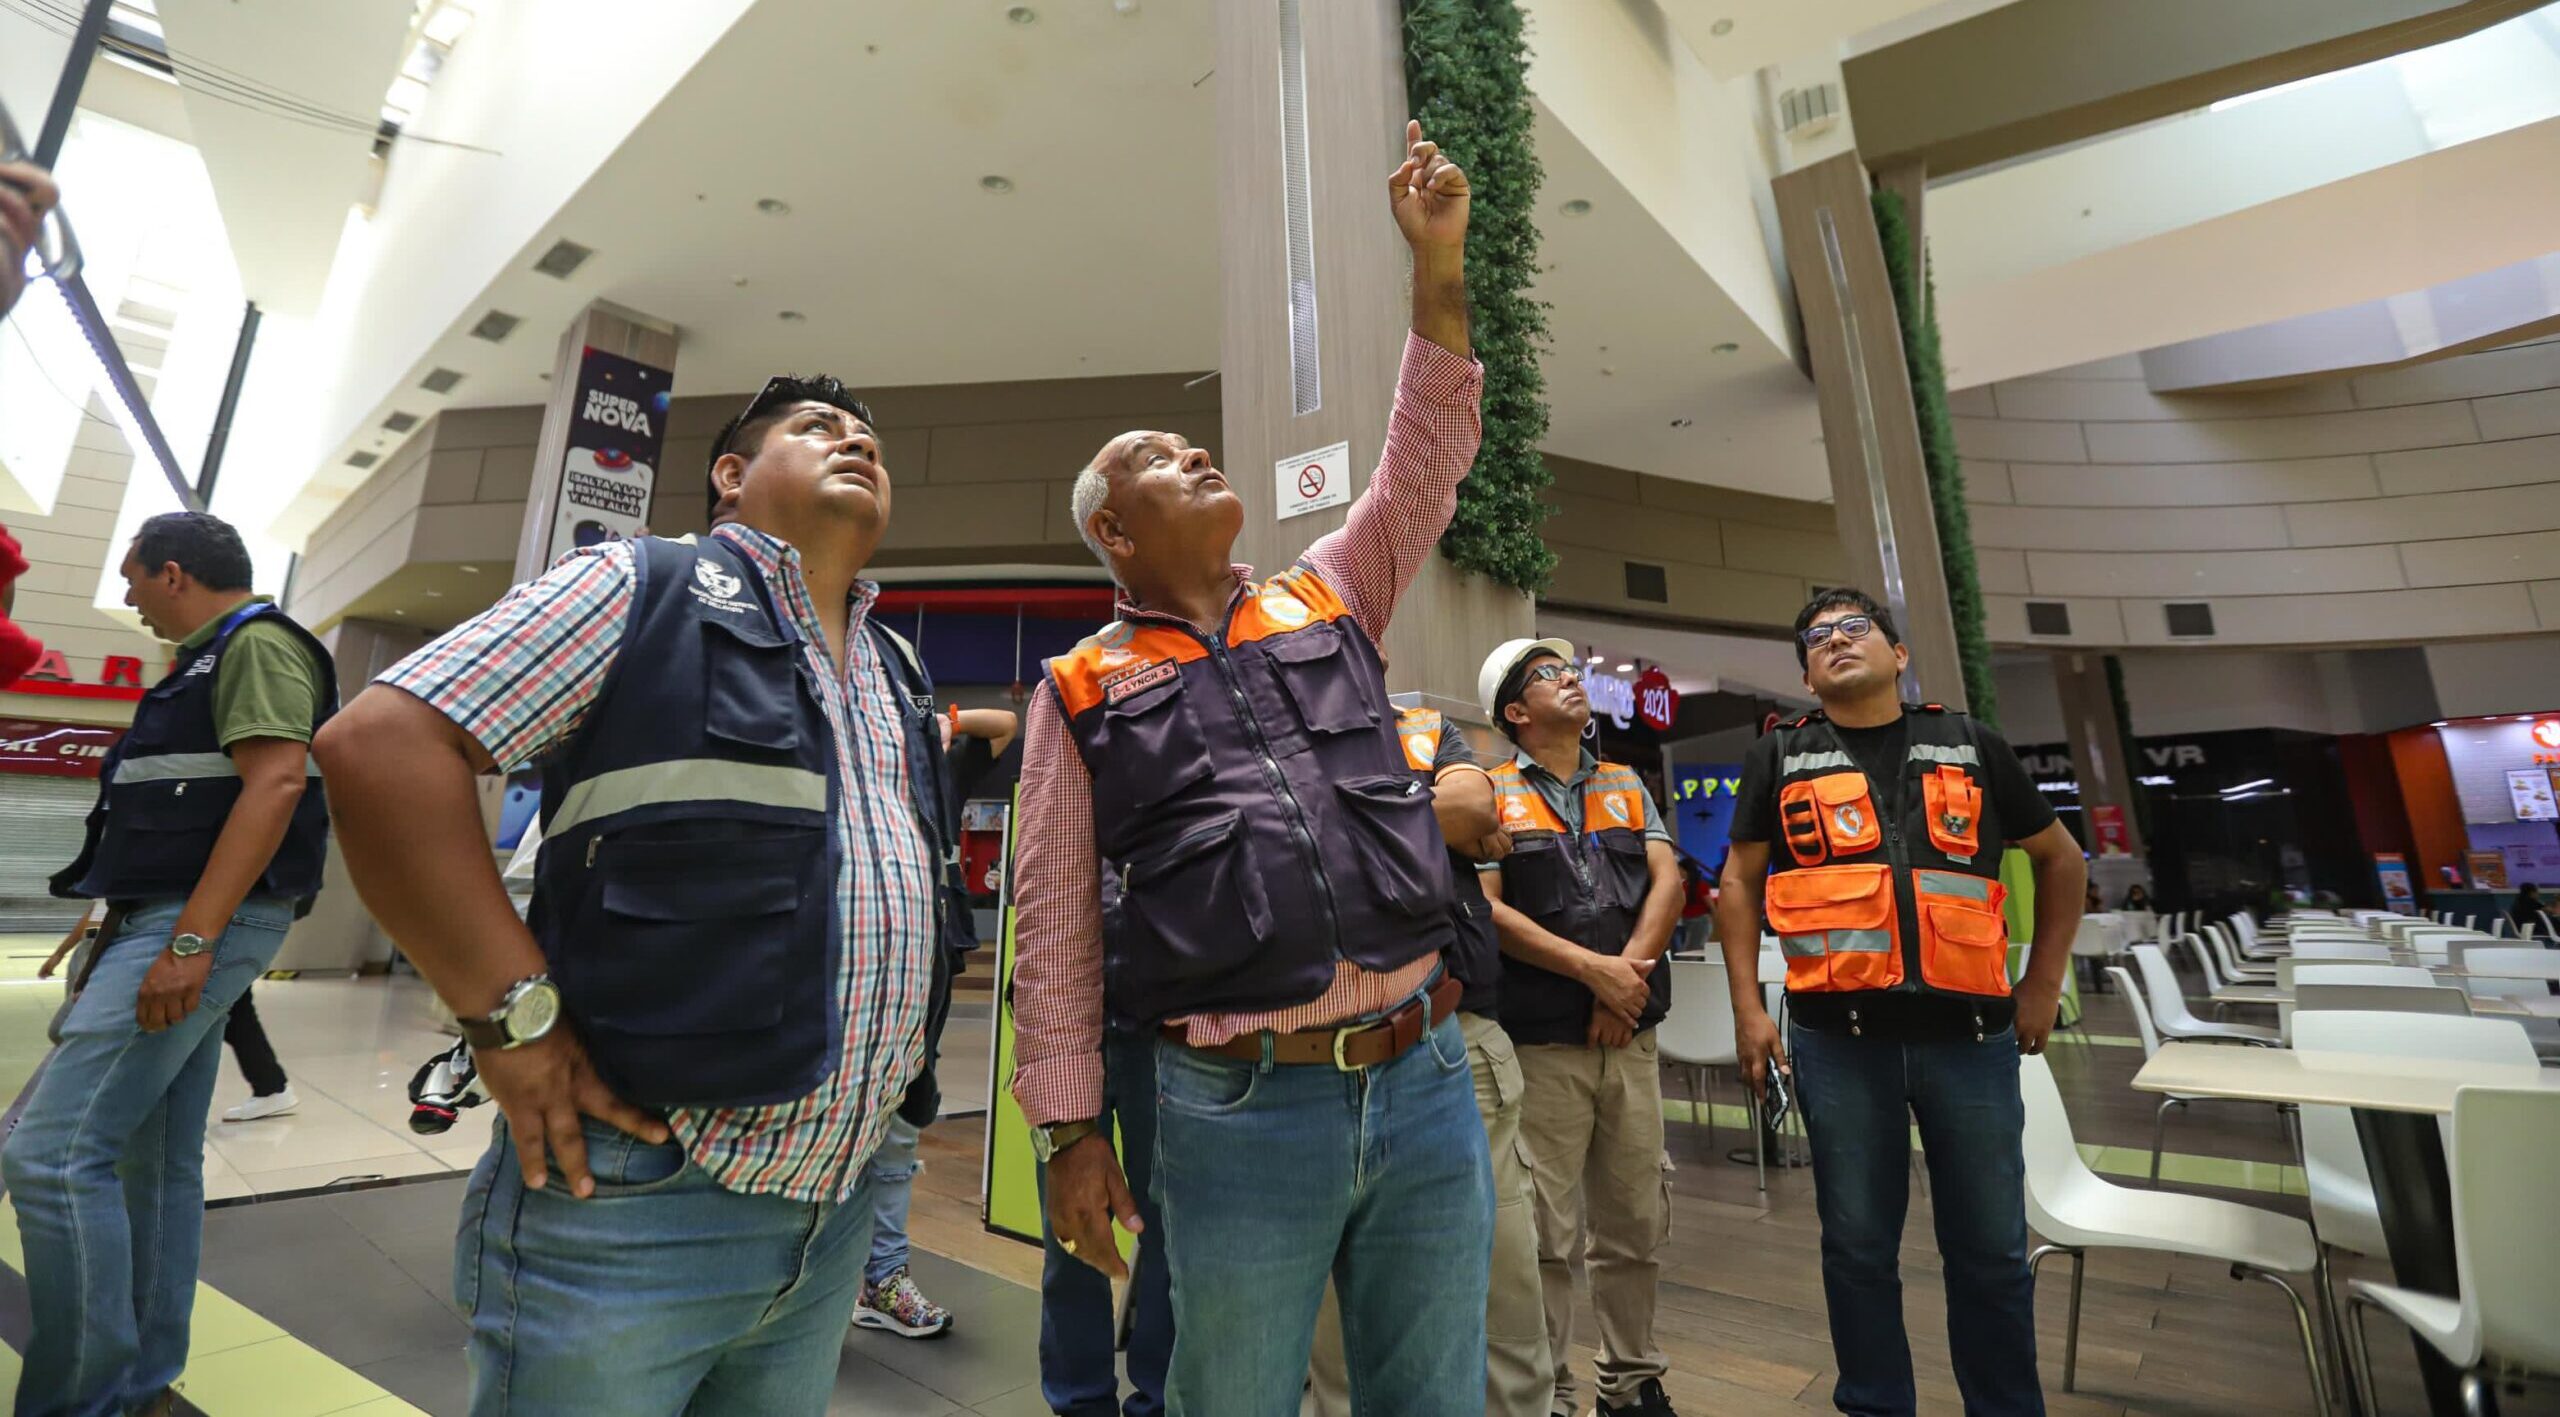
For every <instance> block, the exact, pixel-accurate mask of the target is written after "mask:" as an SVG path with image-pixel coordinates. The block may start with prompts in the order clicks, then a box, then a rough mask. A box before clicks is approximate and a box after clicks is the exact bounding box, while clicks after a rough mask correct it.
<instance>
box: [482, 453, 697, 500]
mask: <svg viewBox="0 0 2560 1417" xmlns="http://www.w3.org/2000/svg"><path fill="white" fill-rule="evenodd" d="M669 451H672V449H670V450H669ZM673 466H676V464H675V463H674V462H673V461H672V460H671V459H670V458H668V457H667V456H666V455H665V454H663V453H662V454H661V455H660V456H659V459H658V479H657V482H656V484H655V486H656V487H659V488H663V487H665V486H666V485H667V483H668V481H669V480H670V478H673V479H674V480H677V481H682V480H683V478H684V474H683V473H681V472H676V473H672V474H671V473H670V472H669V471H668V469H669V468H670V467H673ZM532 491H533V445H532V444H530V443H527V444H523V445H521V446H517V447H507V448H488V449H485V450H483V451H482V452H481V454H480V480H479V481H478V482H476V483H474V484H472V488H471V500H472V501H474V502H522V501H523V500H524V499H525V498H526V496H527V495H529V494H530V493H531V492H532ZM653 495H654V494H653Z"/></svg>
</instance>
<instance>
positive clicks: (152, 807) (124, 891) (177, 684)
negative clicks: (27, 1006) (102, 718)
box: [52, 601, 338, 900]
mask: <svg viewBox="0 0 2560 1417" xmlns="http://www.w3.org/2000/svg"><path fill="white" fill-rule="evenodd" d="M255 621H265V622H268V623H270V624H275V625H281V626H283V627H284V628H285V629H287V630H290V631H292V632H293V637H294V638H295V639H297V640H300V641H301V642H302V647H303V649H304V650H305V651H307V652H308V653H309V654H310V655H311V662H312V663H313V665H315V666H316V667H317V668H318V669H319V671H320V705H319V709H318V711H317V712H315V713H314V714H313V715H312V719H311V731H312V732H313V733H315V734H316V733H318V732H319V731H320V725H322V724H324V723H327V722H328V721H329V718H330V716H331V715H332V714H335V713H336V712H337V711H338V672H337V665H336V663H335V662H334V661H332V660H331V659H330V657H329V651H328V650H326V649H324V648H322V647H321V644H320V642H319V641H318V640H316V639H313V638H312V637H311V632H310V631H308V630H306V629H304V628H302V627H301V626H300V625H297V624H295V623H294V622H293V617H291V616H289V615H287V614H285V613H284V612H283V611H281V610H278V609H277V608H275V607H274V606H273V605H269V604H267V603H265V602H263V601H259V602H254V603H252V604H249V605H244V606H242V607H240V608H239V609H237V610H234V611H232V612H231V613H230V616H229V617H228V618H227V619H225V620H224V621H223V624H222V628H221V629H219V630H216V631H215V632H214V635H213V638H211V639H209V640H206V641H205V642H204V643H203V644H201V645H198V646H197V647H196V648H194V649H181V650H179V651H178V654H177V658H176V660H175V661H174V662H172V663H171V664H170V666H169V672H168V673H167V674H166V675H164V676H162V677H161V680H160V682H159V683H158V684H156V685H153V686H152V689H151V692H149V693H147V694H144V695H143V696H142V701H141V702H140V703H138V704H136V705H134V710H133V727H131V728H129V729H127V730H125V735H124V738H123V739H122V740H121V741H119V742H118V743H117V744H116V745H115V746H114V747H113V748H110V749H108V750H107V757H106V762H105V763H104V765H103V766H102V767H101V768H100V769H99V772H98V805H96V806H95V807H92V808H90V809H89V826H88V836H87V839H86V840H84V841H83V842H82V843H81V847H80V855H79V858H78V859H77V860H75V861H73V862H72V863H71V864H70V865H68V866H66V867H64V868H62V870H60V871H58V872H56V873H55V874H54V877H53V883H52V884H53V893H54V894H55V895H58V896H65V897H70V898H75V899H79V898H86V899H90V900H145V899H150V898H152V897H156V896H184V895H187V894H190V893H191V892H193V891H194V890H195V888H196V880H197V878H198V877H201V876H202V875H203V874H204V867H205V862H207V861H208V860H210V859H212V856H213V844H214V842H215V841H216V840H217V839H219V838H220V837H221V835H222V824H223V823H224V822H225V821H227V820H228V819H229V818H230V816H231V808H232V804H234V803H236V802H238V801H239V800H240V771H239V769H238V768H236V767H234V766H233V765H232V762H231V755H230V754H228V753H226V752H224V751H223V749H222V741H221V739H220V738H219V736H217V735H216V733H215V731H214V722H213V680H214V676H215V675H216V674H218V673H220V672H221V668H222V652H223V650H224V649H225V648H226V647H228V646H229V645H230V643H231V637H232V636H233V635H235V634H237V633H239V631H240V627H241V626H243V625H246V624H250V623H252V622H255ZM304 761H305V763H306V768H305V771H306V772H307V773H308V774H309V778H308V780H307V781H306V782H305V783H304V784H303V790H302V800H301V801H299V802H297V803H295V804H294V808H293V821H292V822H291V824H289V825H288V826H287V827H286V828H285V833H284V840H283V841H282V842H281V843H279V844H278V845H277V847H276V854H275V856H274V857H273V858H272V859H270V860H269V861H268V862H267V869H266V870H265V871H264V872H261V873H260V874H259V876H258V883H257V884H256V885H255V886H252V887H251V888H250V894H252V895H271V896H282V897H284V898H286V899H288V900H301V899H304V898H306V897H309V896H315V895H318V894H319V893H320V877H321V872H322V870H323V868H325V867H326V866H327V865H328V860H329V801H328V797H327V796H326V794H325V793H323V791H322V790H321V784H320V769H319V768H318V767H317V766H316V765H309V755H308V754H306V755H305V756H304Z"/></svg>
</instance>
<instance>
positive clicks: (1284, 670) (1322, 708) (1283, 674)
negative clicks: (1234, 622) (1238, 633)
mask: <svg viewBox="0 0 2560 1417" xmlns="http://www.w3.org/2000/svg"><path fill="white" fill-rule="evenodd" d="M1263 646H1264V650H1263V652H1264V654H1265V655H1267V656H1268V657H1269V658H1270V660H1271V669H1272V672H1273V673H1275V674H1277V675H1279V676H1280V687H1281V688H1282V689H1284V690H1286V691H1287V692H1288V695H1289V701H1290V702H1291V703H1293V704H1295V705H1296V706H1297V709H1298V721H1299V722H1301V723H1303V724H1305V725H1306V727H1307V731H1308V732H1309V733H1357V732H1360V731H1362V730H1364V729H1371V728H1375V727H1377V726H1378V710H1377V709H1376V707H1375V706H1373V705H1372V704H1370V702H1369V696H1368V695H1367V694H1366V693H1365V692H1363V691H1362V689H1361V686H1360V675H1359V674H1358V673H1357V672H1356V667H1355V665H1354V663H1353V660H1352V657H1351V656H1350V655H1348V654H1346V653H1344V652H1343V645H1342V632H1341V631H1340V630H1337V629H1335V628H1334V627H1333V626H1331V625H1329V624H1328V625H1310V626H1308V627H1307V628H1305V629H1303V630H1297V631H1293V632H1291V633H1289V634H1285V635H1275V636H1273V637H1271V638H1270V639H1267V640H1265V641H1263Z"/></svg>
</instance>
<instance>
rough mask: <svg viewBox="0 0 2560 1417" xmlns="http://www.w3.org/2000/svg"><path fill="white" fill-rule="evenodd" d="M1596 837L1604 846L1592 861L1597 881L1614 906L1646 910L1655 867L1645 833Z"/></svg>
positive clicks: (1615, 833)
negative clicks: (1647, 852)
mask: <svg viewBox="0 0 2560 1417" xmlns="http://www.w3.org/2000/svg"><path fill="white" fill-rule="evenodd" d="M1596 840H1597V841H1598V842H1599V846H1600V849H1599V850H1598V851H1595V852H1593V853H1592V854H1591V863H1592V868H1593V870H1594V871H1595V872H1596V873H1597V874H1598V875H1599V876H1600V880H1599V882H1598V883H1597V884H1598V885H1599V886H1600V888H1601V889H1602V890H1604V891H1607V892H1609V895H1610V903H1611V904H1612V905H1617V906H1622V907H1624V908H1626V909H1628V910H1641V909H1643V908H1644V897H1645V892H1646V891H1648V890H1650V889H1651V888H1652V886H1653V866H1652V863H1651V862H1650V861H1649V860H1647V859H1646V856H1645V840H1644V834H1643V833H1642V832H1624V831H1607V832H1602V833H1600V834H1599V835H1598V837H1597V838H1596ZM1665 977H1666V978H1667V977H1668V976H1667V975H1666V976H1665Z"/></svg>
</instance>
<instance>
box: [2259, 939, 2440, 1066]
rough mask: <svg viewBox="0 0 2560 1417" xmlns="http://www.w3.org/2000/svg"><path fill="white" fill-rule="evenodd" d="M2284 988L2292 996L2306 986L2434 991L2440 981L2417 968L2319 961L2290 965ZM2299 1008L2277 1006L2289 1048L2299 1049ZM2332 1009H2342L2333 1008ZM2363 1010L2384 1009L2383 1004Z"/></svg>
mask: <svg viewBox="0 0 2560 1417" xmlns="http://www.w3.org/2000/svg"><path fill="white" fill-rule="evenodd" d="M2286 966H2287V968H2286V969H2285V971H2284V976H2283V981H2282V987H2283V989H2284V992H2286V993H2288V994H2294V993H2297V992H2298V991H2299V990H2300V989H2301V988H2302V986H2303V985H2305V984H2309V985H2313V986H2319V985H2341V986H2351V987H2356V988H2394V989H2433V988H2435V987H2437V986H2436V977H2435V976H2434V975H2432V974H2429V973H2428V972H2426V971H2425V970H2423V969H2420V968H2418V967H2417V966H2416V965H2414V964H2325V963H2322V962H2321V961H2319V960H2306V961H2303V962H2301V963H2298V964H2297V963H2295V962H2293V961H2291V960H2288V961H2286ZM2295 1007H2296V1004H2295V1002H2294V1001H2293V1000H2290V999H2288V1000H2286V1001H2285V1002H2284V1003H2281V1004H2278V1005H2276V1032H2278V1033H2281V1034H2283V1035H2284V1041H2285V1046H2286V1047H2288V1048H2298V1047H2300V1046H2301V1045H2300V1044H2298V1043H2296V1042H2294V1040H2293V1011H2294V1009H2295ZM2331 1007H2333V1008H2334V1007H2338V1006H2337V1005H2334V1004H2333V1005H2331ZM2359 1007H2365V1008H2375V1009H2379V1008H2383V1007H2386V1005H2385V1004H2384V1003H2382V1002H2380V1001H2376V1002H2372V1003H2369V1004H2364V1005H2361V1006H2359Z"/></svg>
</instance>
